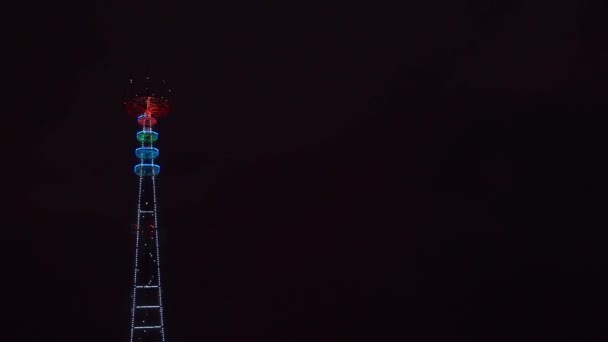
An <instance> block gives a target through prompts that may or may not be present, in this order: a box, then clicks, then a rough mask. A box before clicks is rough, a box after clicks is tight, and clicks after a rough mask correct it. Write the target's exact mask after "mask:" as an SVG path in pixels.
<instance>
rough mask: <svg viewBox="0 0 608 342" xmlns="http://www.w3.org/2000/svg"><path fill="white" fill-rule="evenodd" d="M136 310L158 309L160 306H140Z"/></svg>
mask: <svg viewBox="0 0 608 342" xmlns="http://www.w3.org/2000/svg"><path fill="white" fill-rule="evenodd" d="M135 308H136V309H158V308H160V305H139V306H136V307H135Z"/></svg>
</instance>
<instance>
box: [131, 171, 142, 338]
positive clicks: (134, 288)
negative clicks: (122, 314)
mask: <svg viewBox="0 0 608 342" xmlns="http://www.w3.org/2000/svg"><path fill="white" fill-rule="evenodd" d="M142 182H143V179H142V176H139V197H138V198H137V210H140V209H141V186H142ZM137 231H138V232H139V215H137ZM135 235H137V237H136V238H135V270H134V272H133V285H135V284H137V271H138V267H139V264H138V260H137V254H138V253H139V233H138V234H135ZM136 289H137V286H133V294H132V301H133V303H132V304H131V340H130V341H131V342H133V329H134V326H135V296H136V294H137V291H136Z"/></svg>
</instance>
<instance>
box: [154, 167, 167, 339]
mask: <svg viewBox="0 0 608 342" xmlns="http://www.w3.org/2000/svg"><path fill="white" fill-rule="evenodd" d="M155 179H156V176H152V195H153V198H154V233H155V235H156V236H155V239H156V274H157V279H156V281H157V282H158V285H159V286H158V302H159V310H158V311H159V313H160V335H161V339H162V341H163V342H165V323H164V319H163V304H162V303H163V295H162V289H161V288H162V286H161V281H160V253H159V247H158V245H159V240H158V217H157V215H156V213H157V211H156V180H155Z"/></svg>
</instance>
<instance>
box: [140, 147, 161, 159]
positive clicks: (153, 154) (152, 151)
mask: <svg viewBox="0 0 608 342" xmlns="http://www.w3.org/2000/svg"><path fill="white" fill-rule="evenodd" d="M135 155H136V156H137V158H139V159H154V158H158V149H157V148H156V147H140V148H138V149H136V150H135Z"/></svg>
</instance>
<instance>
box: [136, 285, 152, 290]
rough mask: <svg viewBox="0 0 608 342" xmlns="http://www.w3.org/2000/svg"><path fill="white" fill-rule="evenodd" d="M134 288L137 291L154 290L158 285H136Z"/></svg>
mask: <svg viewBox="0 0 608 342" xmlns="http://www.w3.org/2000/svg"><path fill="white" fill-rule="evenodd" d="M135 287H136V288H138V289H156V288H158V285H137V286H135Z"/></svg>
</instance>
